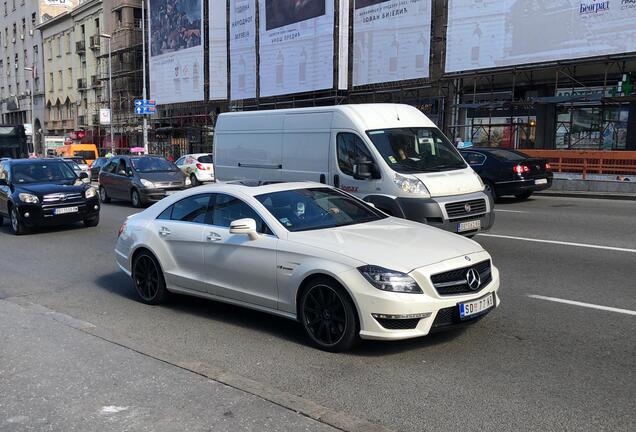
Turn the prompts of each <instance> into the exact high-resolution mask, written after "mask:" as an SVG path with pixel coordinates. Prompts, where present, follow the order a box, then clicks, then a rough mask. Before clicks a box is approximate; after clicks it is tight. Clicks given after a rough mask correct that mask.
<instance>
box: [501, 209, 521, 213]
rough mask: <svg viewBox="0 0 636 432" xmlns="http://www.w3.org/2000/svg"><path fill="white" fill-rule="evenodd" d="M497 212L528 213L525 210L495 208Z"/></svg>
mask: <svg viewBox="0 0 636 432" xmlns="http://www.w3.org/2000/svg"><path fill="white" fill-rule="evenodd" d="M495 211H496V212H502V213H528V212H527V211H524V210H504V209H495Z"/></svg>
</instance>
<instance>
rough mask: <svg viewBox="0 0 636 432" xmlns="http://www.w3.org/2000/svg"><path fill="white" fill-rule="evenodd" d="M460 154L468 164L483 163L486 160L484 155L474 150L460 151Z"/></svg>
mask: <svg viewBox="0 0 636 432" xmlns="http://www.w3.org/2000/svg"><path fill="white" fill-rule="evenodd" d="M462 156H464V159H466V162H468V165H483V164H484V162H486V156H484V155H483V154H481V153H475V152H462Z"/></svg>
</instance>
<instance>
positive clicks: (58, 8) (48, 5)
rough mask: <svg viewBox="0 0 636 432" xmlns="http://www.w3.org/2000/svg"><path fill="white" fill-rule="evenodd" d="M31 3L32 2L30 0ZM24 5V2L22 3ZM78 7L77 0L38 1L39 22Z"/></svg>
mask: <svg viewBox="0 0 636 432" xmlns="http://www.w3.org/2000/svg"><path fill="white" fill-rule="evenodd" d="M31 1H32V0H31ZM22 3H23V4H24V2H22ZM77 5H79V0H39V6H40V22H46V21H48V20H50V19H51V18H55V17H56V16H58V15H59V14H61V13H64V12H67V11H70V10H71V9H73V8H74V7H75V6H77Z"/></svg>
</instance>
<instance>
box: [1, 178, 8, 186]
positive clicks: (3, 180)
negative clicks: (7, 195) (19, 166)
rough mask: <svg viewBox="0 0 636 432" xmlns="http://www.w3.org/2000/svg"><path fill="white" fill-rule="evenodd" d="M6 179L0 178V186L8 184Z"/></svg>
mask: <svg viewBox="0 0 636 432" xmlns="http://www.w3.org/2000/svg"><path fill="white" fill-rule="evenodd" d="M8 185H9V184H8V183H7V179H4V178H0V186H8Z"/></svg>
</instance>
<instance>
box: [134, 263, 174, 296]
mask: <svg viewBox="0 0 636 432" xmlns="http://www.w3.org/2000/svg"><path fill="white" fill-rule="evenodd" d="M132 279H133V284H134V285H135V289H136V290H137V294H139V297H140V298H141V301H143V302H144V303H146V304H151V305H156V304H159V303H162V302H163V301H164V300H165V299H166V297H167V295H168V291H167V290H166V282H165V280H164V278H163V273H162V272H161V268H160V266H159V263H158V262H157V260H156V259H155V257H153V256H152V255H151V254H150V253H148V252H141V253H140V254H139V255H138V256H137V257H136V258H135V260H134V262H133V268H132Z"/></svg>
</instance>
